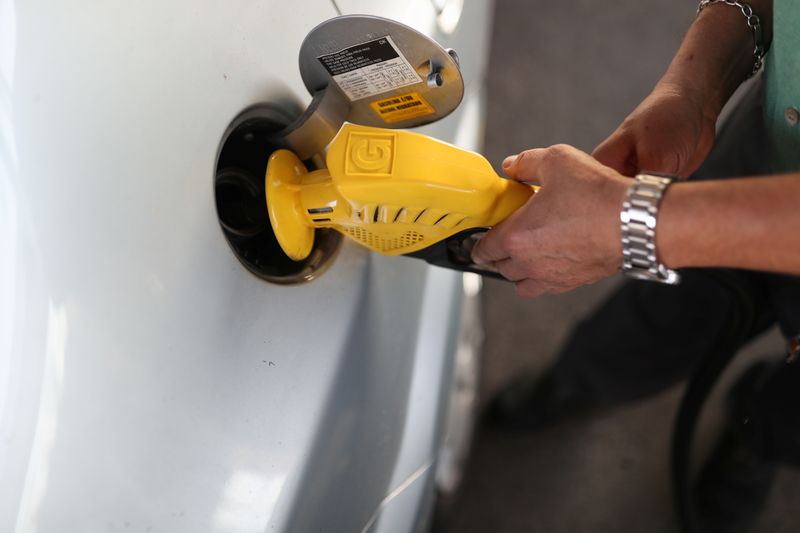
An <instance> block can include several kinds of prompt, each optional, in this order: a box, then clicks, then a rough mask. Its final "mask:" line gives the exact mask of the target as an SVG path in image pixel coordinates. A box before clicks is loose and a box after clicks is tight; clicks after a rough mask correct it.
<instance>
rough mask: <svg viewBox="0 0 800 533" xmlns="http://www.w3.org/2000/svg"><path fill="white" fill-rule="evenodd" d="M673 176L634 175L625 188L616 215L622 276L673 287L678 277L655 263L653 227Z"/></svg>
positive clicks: (672, 271) (658, 263) (656, 260)
mask: <svg viewBox="0 0 800 533" xmlns="http://www.w3.org/2000/svg"><path fill="white" fill-rule="evenodd" d="M674 179H675V178H674V177H673V176H667V175H663V174H655V173H649V174H638V175H637V176H636V177H635V178H634V180H633V183H632V184H631V186H630V187H629V188H628V192H627V195H626V197H625V201H624V202H623V204H622V211H621V212H620V215H619V219H620V228H621V235H622V267H621V270H622V273H623V274H625V275H626V276H629V277H632V278H635V279H643V280H648V281H658V282H660V283H667V284H669V285H676V284H677V283H678V282H679V281H680V274H678V272H676V271H675V270H672V269H670V268H667V267H666V266H665V265H663V264H662V263H660V262H659V261H658V256H657V255H656V223H657V221H658V207H659V204H660V202H661V198H662V197H663V195H664V191H666V190H667V187H669V186H670V184H671V183H672V182H673V180H674Z"/></svg>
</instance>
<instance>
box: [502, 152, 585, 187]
mask: <svg viewBox="0 0 800 533" xmlns="http://www.w3.org/2000/svg"><path fill="white" fill-rule="evenodd" d="M580 154H583V152H581V151H580V150H578V149H577V148H574V147H572V146H569V145H566V144H556V145H553V146H550V147H549V148H532V149H530V150H525V151H524V152H520V153H519V154H517V155H511V156H508V157H506V158H505V159H504V160H503V171H504V172H505V173H506V175H507V176H508V177H509V178H511V179H513V180H516V181H521V182H523V183H528V184H531V185H545V183H546V182H547V180H548V178H549V177H550V176H552V175H556V174H563V173H564V168H565V166H566V165H567V164H568V163H569V162H571V161H574V160H575V159H576V158H579V157H580Z"/></svg>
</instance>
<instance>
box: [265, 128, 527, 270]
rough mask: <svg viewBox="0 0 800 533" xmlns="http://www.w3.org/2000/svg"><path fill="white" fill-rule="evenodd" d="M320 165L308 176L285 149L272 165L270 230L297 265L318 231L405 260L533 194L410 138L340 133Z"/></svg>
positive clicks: (488, 222)
mask: <svg viewBox="0 0 800 533" xmlns="http://www.w3.org/2000/svg"><path fill="white" fill-rule="evenodd" d="M326 162H327V168H326V169H322V170H315V171H313V172H308V171H307V170H306V168H305V166H304V165H303V163H302V162H301V161H300V160H299V159H298V158H297V156H295V155H294V153H292V152H291V151H289V150H278V151H276V152H275V153H273V154H272V156H271V157H270V159H269V164H268V166H267V174H266V195H267V208H268V211H269V218H270V223H271V224H272V229H273V231H274V232H275V236H276V237H277V239H278V242H279V243H280V245H281V247H282V248H283V251H284V252H286V254H287V255H288V256H289V257H290V258H292V259H294V260H295V261H300V260H302V259H305V258H306V257H308V255H309V254H310V253H311V249H312V247H313V244H314V229H315V228H334V229H336V230H337V231H340V232H341V233H343V234H345V235H347V236H348V237H350V238H352V239H355V240H356V241H358V242H359V243H361V244H363V245H364V246H366V247H367V248H369V249H371V250H374V251H376V252H380V253H382V254H386V255H402V254H408V253H412V252H416V251H419V250H422V249H424V248H427V247H428V246H431V245H433V244H435V243H437V242H439V241H441V240H443V239H447V238H448V237H450V236H452V235H455V234H457V233H460V232H462V231H464V230H468V229H470V228H481V227H490V226H494V225H495V224H497V223H499V222H501V221H502V220H504V219H505V218H506V217H508V216H509V215H510V214H511V213H513V212H514V211H515V210H517V209H518V208H519V207H521V206H522V205H523V204H525V203H526V202H527V201H528V199H529V198H530V197H531V195H532V194H533V193H534V191H535V188H534V187H531V186H528V185H523V184H521V183H517V182H514V181H510V180H506V179H503V178H501V177H499V176H498V175H497V174H495V172H494V170H492V166H491V165H490V164H489V162H488V161H487V160H486V159H485V158H484V157H483V156H481V155H479V154H476V153H475V152H470V151H468V150H463V149H461V148H458V147H456V146H453V145H451V144H448V143H445V142H442V141H439V140H437V139H433V138H431V137H428V136H426V135H422V134H420V133H414V132H410V131H399V130H391V129H383V128H373V127H368V126H358V125H355V124H345V125H344V126H343V127H342V129H341V130H340V131H339V133H338V134H337V136H336V138H335V139H334V140H333V142H332V143H331V145H330V147H329V150H328V155H327V158H326Z"/></svg>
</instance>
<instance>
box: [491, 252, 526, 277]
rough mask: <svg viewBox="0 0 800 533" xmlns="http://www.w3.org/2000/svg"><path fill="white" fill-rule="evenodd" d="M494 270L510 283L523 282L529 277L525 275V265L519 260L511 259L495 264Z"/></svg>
mask: <svg viewBox="0 0 800 533" xmlns="http://www.w3.org/2000/svg"><path fill="white" fill-rule="evenodd" d="M494 268H495V270H496V271H497V272H499V273H500V275H501V276H503V277H504V278H506V279H507V280H509V281H521V280H523V279H525V278H527V277H528V276H527V275H526V274H525V270H526V269H525V265H524V263H521V262H520V261H519V260H518V259H515V258H513V257H510V258H508V259H501V260H500V261H496V262H495V263H494Z"/></svg>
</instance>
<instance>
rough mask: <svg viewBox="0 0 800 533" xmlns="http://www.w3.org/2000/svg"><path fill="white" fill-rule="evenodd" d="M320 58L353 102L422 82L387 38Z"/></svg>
mask: <svg viewBox="0 0 800 533" xmlns="http://www.w3.org/2000/svg"><path fill="white" fill-rule="evenodd" d="M317 59H319V61H320V63H322V66H324V67H325V69H326V70H327V71H328V72H329V73H330V75H331V76H332V77H333V80H334V81H335V82H336V83H337V85H339V87H341V88H342V90H343V91H344V93H345V94H346V95H347V97H348V98H349V99H350V100H351V101H354V100H360V99H362V98H367V97H369V96H374V95H376V94H381V93H385V92H389V91H391V90H393V89H397V88H398V87H405V86H406V85H413V84H415V83H420V82H422V78H420V77H419V75H418V74H417V72H416V71H415V70H414V68H413V67H412V66H411V65H410V64H409V63H408V61H407V60H406V58H405V57H404V56H403V54H401V53H400V50H398V48H397V46H395V44H394V42H393V41H392V38H391V37H389V36H388V35H387V36H386V37H381V38H380V39H375V40H373V41H367V42H365V43H361V44H357V45H354V46H350V47H348V48H344V49H342V50H339V51H338V52H334V53H332V54H327V55H324V56H320V57H318V58H317Z"/></svg>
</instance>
